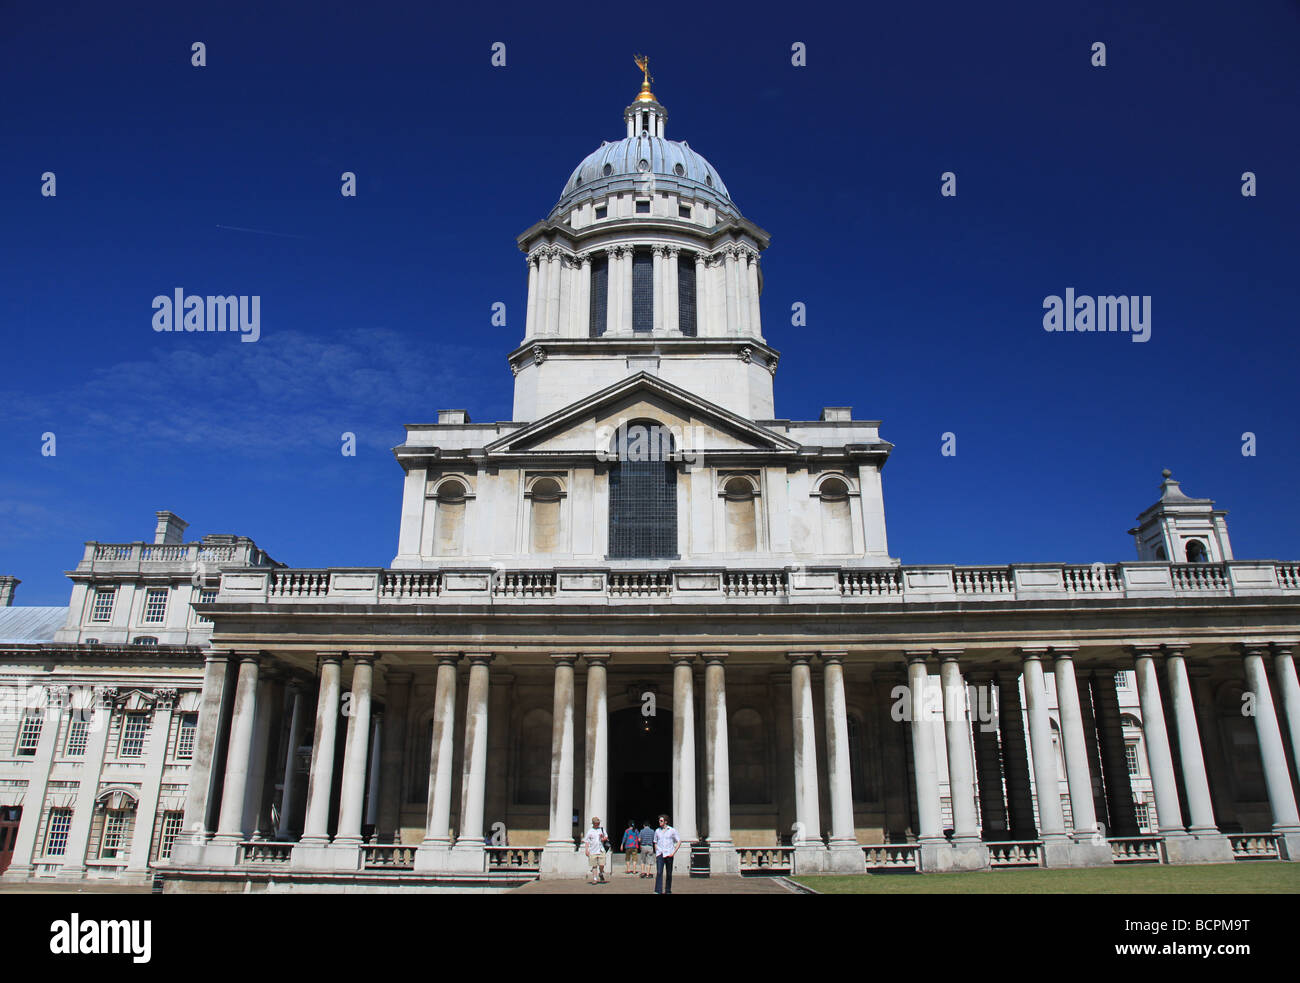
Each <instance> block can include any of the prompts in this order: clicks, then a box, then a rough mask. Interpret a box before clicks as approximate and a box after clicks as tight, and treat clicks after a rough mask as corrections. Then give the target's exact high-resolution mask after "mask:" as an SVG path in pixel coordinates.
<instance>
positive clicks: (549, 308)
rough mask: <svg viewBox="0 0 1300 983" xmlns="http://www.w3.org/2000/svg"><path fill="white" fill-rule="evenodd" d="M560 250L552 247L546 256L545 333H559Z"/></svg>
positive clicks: (552, 335)
mask: <svg viewBox="0 0 1300 983" xmlns="http://www.w3.org/2000/svg"><path fill="white" fill-rule="evenodd" d="M560 277H561V268H560V251H559V250H558V249H554V248H552V250H551V252H550V255H549V256H547V258H546V335H547V337H554V336H555V335H558V334H559V333H560Z"/></svg>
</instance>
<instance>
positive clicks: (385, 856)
mask: <svg viewBox="0 0 1300 983" xmlns="http://www.w3.org/2000/svg"><path fill="white" fill-rule="evenodd" d="M361 866H362V867H363V868H365V869H366V870H411V869H413V868H414V867H415V847H413V846H406V845H403V844H401V843H367V844H365V845H364V846H362V847H361Z"/></svg>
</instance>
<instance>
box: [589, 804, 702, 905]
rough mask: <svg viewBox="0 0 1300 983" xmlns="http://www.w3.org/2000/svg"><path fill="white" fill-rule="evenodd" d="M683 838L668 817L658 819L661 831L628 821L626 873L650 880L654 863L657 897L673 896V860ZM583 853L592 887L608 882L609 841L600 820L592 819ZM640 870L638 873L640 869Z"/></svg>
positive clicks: (624, 843)
mask: <svg viewBox="0 0 1300 983" xmlns="http://www.w3.org/2000/svg"><path fill="white" fill-rule="evenodd" d="M681 845H682V838H681V837H680V836H679V835H678V834H677V830H675V829H673V828H672V826H670V825H669V823H668V817H667V816H666V815H661V816H660V817H659V828H658V829H651V828H650V824H649V823H646V824H645V826H644V827H642V828H641V829H637V824H636V821H635V820H629V821H628V824H627V829H625V830H624V831H623V843H622V850H623V853H624V855H625V857H626V861H627V864H626V871H625V872H626V873H628V874H635V875H637V876H639V877H649V876H650V867H651V859H652V858H653V862H654V867H655V871H654V878H655V894H672V893H673V858H674V857H675V856H677V851H678V850H679V849H680V848H681ZM583 850H584V851H585V852H586V854H587V865H588V867H590V869H591V883H593V884H603V883H604V881H605V855H606V852H607V851H608V850H609V837H608V836H607V835H606V833H605V830H604V827H602V826H601V825H600V817H599V816H592V817H591V829H589V830H587V835H586V836H585V837H583ZM638 868H639V869H638Z"/></svg>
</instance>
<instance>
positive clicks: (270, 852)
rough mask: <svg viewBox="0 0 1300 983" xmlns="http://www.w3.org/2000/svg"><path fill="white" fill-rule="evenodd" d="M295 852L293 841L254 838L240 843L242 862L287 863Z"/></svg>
mask: <svg viewBox="0 0 1300 983" xmlns="http://www.w3.org/2000/svg"><path fill="white" fill-rule="evenodd" d="M292 852H293V844H292V843H284V842H279V841H276V840H253V841H250V842H247V843H241V844H239V857H238V862H239V863H241V864H250V865H262V866H274V865H279V864H287V863H288V862H289V855H290V854H291V853H292Z"/></svg>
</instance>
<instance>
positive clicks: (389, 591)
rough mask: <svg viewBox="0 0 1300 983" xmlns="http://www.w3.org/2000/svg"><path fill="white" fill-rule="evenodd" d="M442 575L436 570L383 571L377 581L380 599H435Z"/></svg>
mask: <svg viewBox="0 0 1300 983" xmlns="http://www.w3.org/2000/svg"><path fill="white" fill-rule="evenodd" d="M441 586H442V575H441V574H439V573H438V572H437V571H436V570H421V571H417V572H414V573H407V572H405V571H401V570H385V571H384V573H383V576H382V577H381V578H380V581H379V596H380V597H394V598H397V597H437V596H438V590H439V588H440V587H441Z"/></svg>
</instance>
